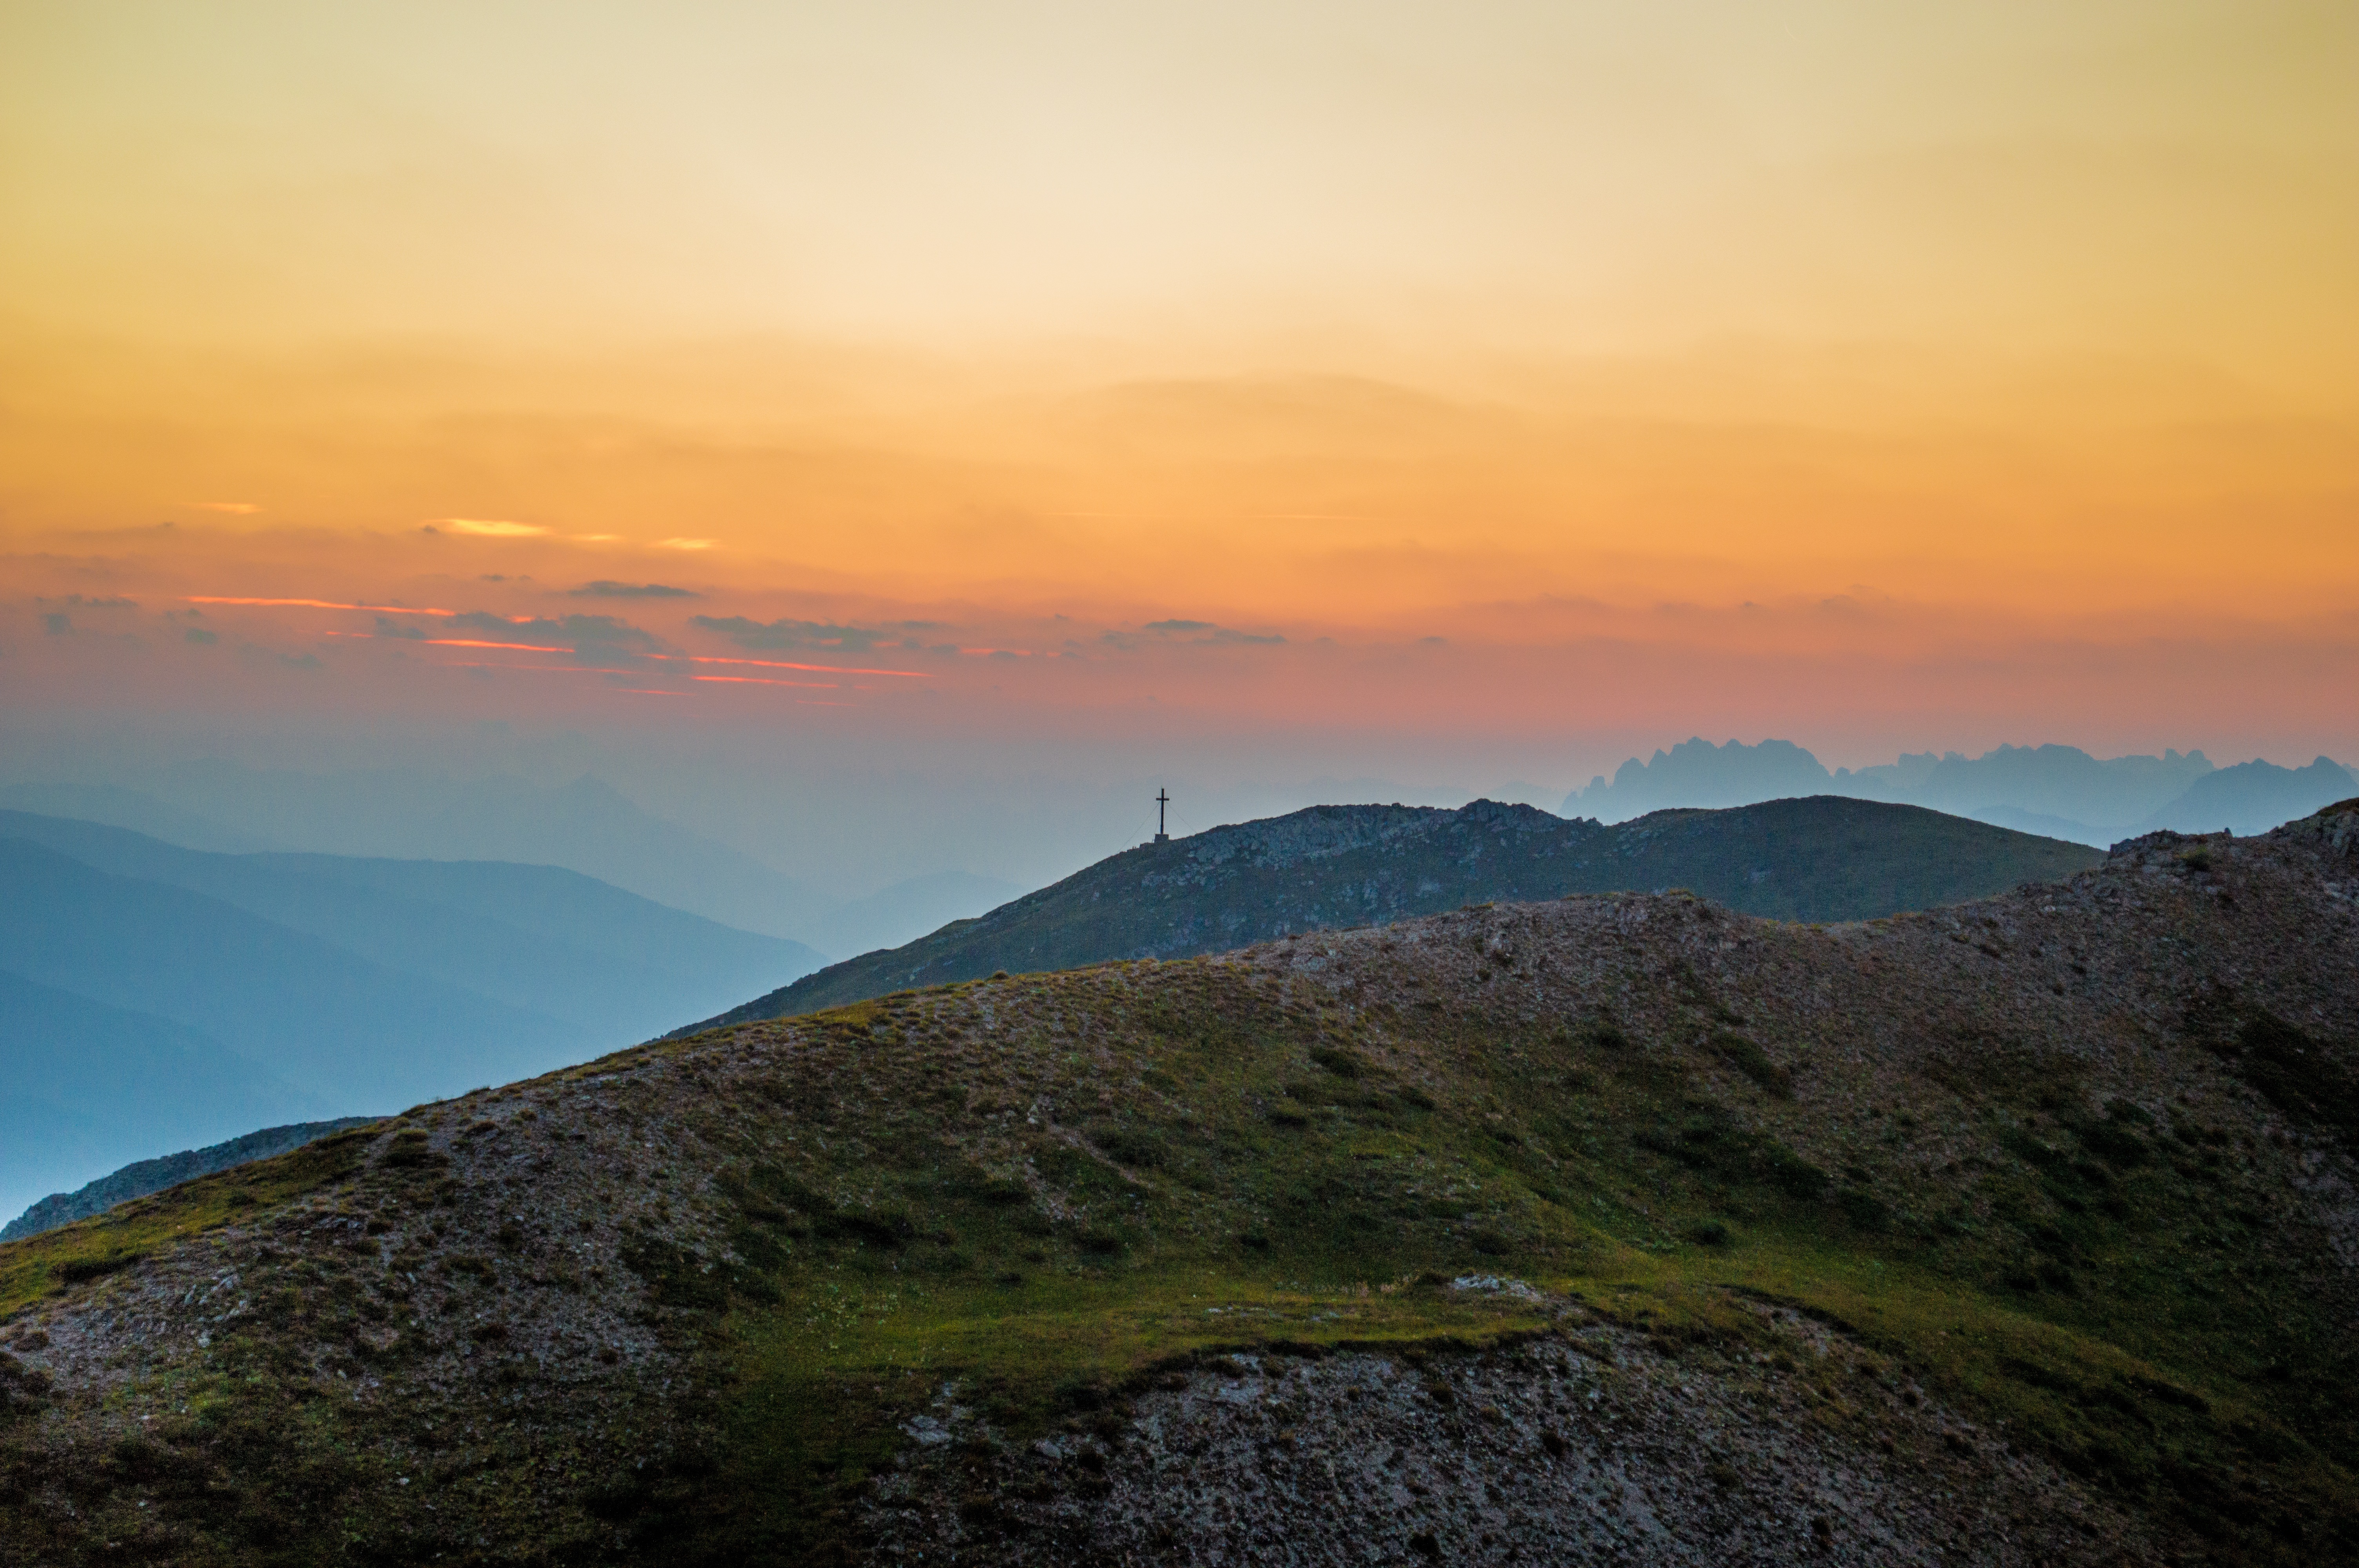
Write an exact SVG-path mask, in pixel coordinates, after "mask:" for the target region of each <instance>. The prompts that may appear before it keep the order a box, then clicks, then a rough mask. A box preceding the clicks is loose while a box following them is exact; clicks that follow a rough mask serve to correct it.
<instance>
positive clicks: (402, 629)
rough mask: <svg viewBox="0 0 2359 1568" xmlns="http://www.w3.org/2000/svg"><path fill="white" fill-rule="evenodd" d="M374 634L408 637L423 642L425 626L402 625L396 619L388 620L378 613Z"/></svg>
mask: <svg viewBox="0 0 2359 1568" xmlns="http://www.w3.org/2000/svg"><path fill="white" fill-rule="evenodd" d="M376 634H377V635H378V636H380V637H408V638H410V639H412V640H414V641H418V642H423V641H425V639H426V628H425V627H423V626H410V625H404V624H403V623H402V622H398V621H388V620H386V618H385V617H384V616H382V615H380V616H378V617H377V618H376Z"/></svg>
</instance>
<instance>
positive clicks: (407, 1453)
mask: <svg viewBox="0 0 2359 1568" xmlns="http://www.w3.org/2000/svg"><path fill="white" fill-rule="evenodd" d="M2355 894H2359V807H2354V809H2353V810H2348V811H2344V812H2342V813H2340V814H2338V815H2334V816H2322V817H2321V818H2319V819H2315V820H2310V821H2305V822H2303V823H2300V824H2296V825H2292V826H2290V827H2287V828H2284V829H2280V830H2278V831H2277V833H2274V834H2272V835H2270V836H2269V837H2267V838H2262V839H2252V840H2242V841H2233V842H2232V841H2226V840H2188V839H2179V838H2171V837H2169V836H2158V837H2157V838H2153V839H2150V840H2147V841H2144V842H2141V843H2139V844H2136V845H2132V846H2127V847H2125V848H2124V849H2122V850H2120V851H2118V852H2117V853H2115V854H2114V856H2112V857H2111V858H2110V859H2109V860H2107V861H2106V862H2105V864H2104V866H2103V867H2102V868H2100V869H2098V870H2096V871H2089V872H2085V873H2082V874H2081V875H2078V876H2075V877H2073V878H2071V880H2070V881H2066V882H2062V883H2059V884H2051V885H2047V886H2038V887H2030V888H2026V889H2023V890H2020V891H2018V892H2012V893H2009V894H2006V895H2005V896H2002V897H1999V898H1995V899H1991V900H1988V901H1984V902H1983V903H1973V904H1968V905H1964V906H1961V907H1956V908H1951V909H1945V910H1940V911H1938V912H1934V913H1930V914H1915V915H1908V916H1904V917H1901V918H1897V919H1894V920H1889V921H1877V922H1871V923H1867V924H1864V925H1849V926H1840V927H1833V928H1827V929H1812V928H1810V927H1807V926H1802V925H1773V924H1768V923H1765V922H1760V921H1756V920H1751V919H1747V918H1745V917H1742V916H1738V915H1734V914H1729V913H1727V912H1725V911H1723V910H1721V909H1718V908H1716V907H1714V906H1713V905H1712V904H1709V903H1702V902H1701V901H1698V900H1695V899H1692V898H1687V897H1681V896H1676V895H1670V896H1657V895H1643V894H1634V895H1624V896H1614V897H1602V898H1577V899H1570V900H1563V901H1558V902H1551V903H1540V904H1525V905H1514V906H1509V905H1501V906H1498V907H1495V908H1488V909H1476V910H1467V911H1462V912H1458V913H1455V914H1445V915H1440V916H1434V917H1430V918H1426V919H1421V920H1415V921H1409V922H1405V923H1403V924H1400V925H1394V926H1391V927H1386V928H1381V929H1375V930H1367V931H1359V932H1351V933H1343V934H1332V935H1313V936H1309V937H1302V938H1296V939H1290V940H1287V941H1282V942H1278V943H1274V944H1267V945H1264V946H1258V947H1255V948H1253V949H1250V950H1247V951H1244V952H1240V953H1234V954H1231V955H1227V956H1224V957H1209V958H1196V959H1190V960H1186V961H1183V962H1179V963H1151V962H1142V963H1125V964H1109V965H1104V966H1101V967H1099V968H1092V969H1087V970H1082V971H1078V972H1073V973H1067V974H1059V975H1049V976H1040V977H1032V978H1027V979H1013V980H986V981H983V982H980V983H973V984H967V985H962V986H957V987H951V988H946V989H936V990H929V991H923V992H918V993H914V994H907V995H899V996H894V997H889V998H886V999H883V1000H877V1001H874V1002H869V1003H864V1004H862V1005H860V1006H856V1007H852V1008H846V1009H842V1010H839V1011H832V1012H829V1013H823V1014H821V1015H818V1016H815V1017H808V1018H799V1019H794V1020H789V1021H784V1022H762V1023H756V1024H752V1025H747V1026H744V1027H740V1028H735V1029H732V1030H727V1031H721V1032H716V1033H712V1034H708V1035H704V1036H701V1037H699V1038H696V1039H693V1040H690V1041H685V1042H679V1043H674V1044H658V1045H653V1046H648V1047H644V1048H641V1049H638V1050H636V1051H631V1052H626V1053H624V1054H620V1055H616V1056H613V1057H609V1058H607V1059H605V1060H603V1061H601V1062H597V1063H593V1064H591V1065H587V1066H583V1067H580V1068H574V1069H571V1070H569V1071H567V1072H564V1073H561V1074H557V1075H552V1076H548V1077H545V1078H541V1079H538V1080H534V1081H531V1082H528V1083H525V1084H520V1085H517V1086H515V1087H511V1088H509V1089H506V1090H501V1091H497V1092H494V1093H486V1094H482V1095H476V1096H471V1097H469V1098H466V1099H463V1100H458V1101H452V1102H449V1103H445V1104H440V1105H435V1106H429V1107H423V1108H419V1109H418V1110H416V1111H413V1112H411V1113H410V1114H409V1115H408V1116H407V1117H404V1118H402V1119H397V1120H395V1121H391V1122H386V1123H383V1124H379V1125H377V1126H375V1127H374V1128H369V1129H361V1130H355V1131H353V1132H351V1133H346V1134H342V1135H340V1136H338V1137H336V1138H332V1139H328V1140H324V1141H321V1142H319V1143H315V1144H312V1145H310V1146H309V1147H308V1148H306V1149H304V1150H301V1151H298V1152H294V1153H292V1154H288V1155H286V1156H283V1157H281V1158H279V1159H277V1160H274V1161H266V1162H260V1163H258V1164H255V1165H248V1166H244V1167H241V1168H240V1169H239V1170H237V1171H236V1172H233V1173H224V1174H223V1175H220V1176H212V1177H206V1178H204V1179H202V1180H200V1181H198V1182H195V1183H191V1184H188V1185H185V1186H182V1187H179V1188H177V1189H174V1190H173V1191H172V1192H170V1193H167V1194H163V1195H158V1196H156V1197H152V1198H147V1199H142V1200H140V1201H139V1202H137V1203H135V1204H131V1205H127V1206H125V1207H123V1208H119V1209H116V1210H114V1211H112V1212H111V1213H110V1214H109V1215H107V1216H105V1217H101V1218H98V1219H93V1220H86V1221H83V1222H81V1223H80V1224H77V1225H74V1226H70V1227H66V1228H65V1229H63V1230H60V1231H56V1232H52V1233H50V1234H49V1235H47V1236H43V1237H39V1238H34V1239H32V1240H29V1241H23V1242H16V1243H13V1244H10V1245H8V1246H6V1247H0V1319H5V1321H0V1339H5V1344H6V1346H7V1347H8V1348H7V1351H6V1358H5V1360H0V1388H5V1390H6V1402H5V1405H0V1532H5V1533H0V1539H5V1541H7V1542H8V1544H9V1546H10V1547H11V1548H12V1550H13V1552H14V1555H15V1556H16V1558H18V1559H20V1560H24V1561H28V1562H38V1563H60V1564H63V1563H98V1562H114V1561H122V1560H131V1559H135V1558H136V1559H139V1560H147V1561H172V1562H176V1563H212V1562H237V1563H245V1562H254V1563H307V1564H308V1563H412V1562H428V1561H433V1560H436V1559H438V1558H439V1559H440V1561H442V1562H445V1563H457V1562H518V1561H528V1562H548V1563H603V1562H613V1563H623V1562H630V1563H650V1562H702V1563H778V1562H802V1561H812V1562H843V1561H880V1562H914V1561H918V1560H919V1555H920V1554H922V1556H923V1560H924V1561H928V1562H939V1561H957V1562H962V1563H1122V1562H1138V1563H1147V1562H1171V1563H1364V1562H1371V1561H1375V1562H1411V1563H1414V1562H1419V1561H1424V1560H1432V1559H1437V1558H1438V1559H1440V1560H1443V1561H1453V1562H1518V1563H1534V1562H1545V1563H1609V1562H1611V1563H1706V1562H1709V1563H1763V1564H1767V1563H1794V1562H1799V1561H1810V1562H1823V1563H1851V1564H1867V1563H1875V1564H1884V1563H1924V1564H1929V1565H1930V1564H1936V1563H1940V1564H1949V1563H2026V1564H2028V1563H2088V1564H2100V1563H2162V1562H2181V1563H2199V1562H2220V1563H2288V1564H2291V1563H2333V1562H2349V1561H2353V1560H2354V1558H2359V1485H2354V1475H2353V1471H2352V1467H2351V1464H2352V1461H2351V1455H2352V1454H2354V1452H2359V1367H2354V1352H2353V1349H2352V1346H2353V1344H2354V1328H2359V1289H2354V1283H2355V1282H2359V1202H2354V1190H2359V1188H2354V1182H2355V1181H2359V1162H2354V1144H2353V1140H2354V1136H2359V926H2354V913H2353V905H2354V895H2355Z"/></svg>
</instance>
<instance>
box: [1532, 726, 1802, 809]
mask: <svg viewBox="0 0 2359 1568" xmlns="http://www.w3.org/2000/svg"><path fill="white" fill-rule="evenodd" d="M1833 779H1834V775H1833V774H1832V773H1828V772H1827V770H1826V769H1825V767H1823V766H1822V765H1821V763H1820V762H1819V760H1818V758H1816V757H1814V756H1812V755H1810V752H1806V751H1804V750H1802V748H1801V747H1799V746H1797V745H1795V744H1794V743H1793V742H1792V741H1762V742H1761V743H1760V744H1759V745H1757V746H1747V745H1745V744H1744V743H1742V742H1741V741H1728V742H1727V743H1726V744H1724V745H1720V746H1715V745H1713V744H1712V742H1711V741H1706V740H1704V739H1702V738H1701V736H1698V737H1695V738H1693V739H1690V740H1686V741H1680V743H1679V744H1678V745H1676V746H1673V747H1672V748H1671V749H1670V750H1669V751H1668V752H1664V751H1658V752H1656V753H1655V755H1654V757H1653V758H1652V760H1650V761H1648V762H1640V761H1639V760H1638V759H1637V758H1636V757H1633V758H1631V759H1630V760H1629V761H1628V762H1625V763H1623V764H1622V765H1621V766H1620V767H1618V768H1616V769H1615V770H1614V780H1613V782H1612V783H1611V784H1609V783H1607V782H1606V780H1605V778H1604V776H1603V774H1601V775H1599V776H1598V777H1597V778H1595V779H1593V780H1591V781H1590V784H1589V787H1588V788H1587V789H1578V790H1575V791H1573V792H1572V793H1571V795H1567V796H1565V800H1564V815H1565V816H1594V817H1597V818H1599V819H1600V820H1602V821H1605V822H1622V821H1626V820H1627V819H1629V818H1630V817H1633V816H1645V815H1646V814H1647V812H1649V811H1660V810H1662V809H1664V808H1665V807H1667V806H1696V807H1707V808H1708V807H1714V806H1750V805H1752V804H1754V803H1755V802H1756V801H1763V800H1777V799H1781V798H1785V797H1788V796H1794V795H1823V794H1826V793H1827V789H1828V785H1829V784H1832V782H1833Z"/></svg>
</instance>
